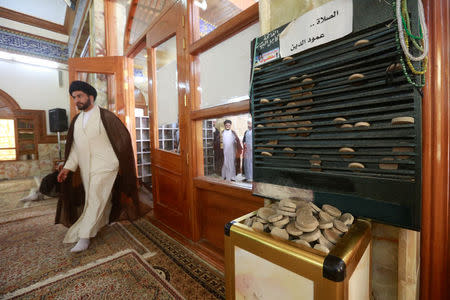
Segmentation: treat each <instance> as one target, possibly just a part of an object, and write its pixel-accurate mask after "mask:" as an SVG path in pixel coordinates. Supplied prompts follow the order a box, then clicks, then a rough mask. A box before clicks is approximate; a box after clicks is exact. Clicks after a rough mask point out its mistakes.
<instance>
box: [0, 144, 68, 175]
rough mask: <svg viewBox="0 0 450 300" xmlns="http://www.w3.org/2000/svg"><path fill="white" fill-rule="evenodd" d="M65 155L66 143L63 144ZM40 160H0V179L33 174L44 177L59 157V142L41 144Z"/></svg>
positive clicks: (39, 146)
mask: <svg viewBox="0 0 450 300" xmlns="http://www.w3.org/2000/svg"><path fill="white" fill-rule="evenodd" d="M61 147H62V149H61V154H62V156H64V145H61ZM38 151H39V160H27V161H13V162H0V180H2V179H18V178H26V177H33V176H40V177H43V176H45V175H47V174H49V173H51V172H52V168H53V161H54V160H56V159H59V153H58V144H39V145H38Z"/></svg>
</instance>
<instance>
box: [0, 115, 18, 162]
mask: <svg viewBox="0 0 450 300" xmlns="http://www.w3.org/2000/svg"><path fill="white" fill-rule="evenodd" d="M14 131H15V129H14V120H10V119H0V161H1V160H15V159H16V138H15V134H14Z"/></svg>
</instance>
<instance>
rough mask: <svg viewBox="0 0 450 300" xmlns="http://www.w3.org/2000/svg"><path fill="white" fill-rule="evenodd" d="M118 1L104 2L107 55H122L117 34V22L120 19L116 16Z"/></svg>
mask: <svg viewBox="0 0 450 300" xmlns="http://www.w3.org/2000/svg"><path fill="white" fill-rule="evenodd" d="M117 5H118V4H117V2H116V1H105V2H104V14H105V44H106V55H107V56H113V55H120V54H121V53H120V51H119V48H118V33H117V30H116V28H117V26H116V24H117V22H118V18H117V15H116V6H117Z"/></svg>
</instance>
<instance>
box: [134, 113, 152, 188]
mask: <svg viewBox="0 0 450 300" xmlns="http://www.w3.org/2000/svg"><path fill="white" fill-rule="evenodd" d="M136 152H137V169H138V178H139V180H140V182H141V183H143V184H144V185H145V186H146V187H147V188H151V186H152V169H151V160H150V126H149V118H148V117H146V116H143V117H136Z"/></svg>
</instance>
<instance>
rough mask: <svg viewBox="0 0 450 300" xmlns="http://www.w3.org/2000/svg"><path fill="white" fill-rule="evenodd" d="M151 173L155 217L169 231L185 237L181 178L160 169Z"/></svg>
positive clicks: (186, 228) (186, 230)
mask: <svg viewBox="0 0 450 300" xmlns="http://www.w3.org/2000/svg"><path fill="white" fill-rule="evenodd" d="M153 172H154V173H153V176H152V177H153V178H154V180H155V185H154V188H153V189H154V192H155V195H156V197H154V210H155V216H156V217H157V219H158V220H159V221H161V222H162V223H164V224H166V225H167V226H168V227H170V228H171V229H173V230H175V231H177V232H179V233H181V234H183V235H187V234H188V232H189V230H188V227H187V226H186V216H185V214H184V211H185V203H184V200H183V192H182V181H181V176H179V175H175V174H173V173H171V172H168V171H167V170H164V169H160V168H153Z"/></svg>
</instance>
